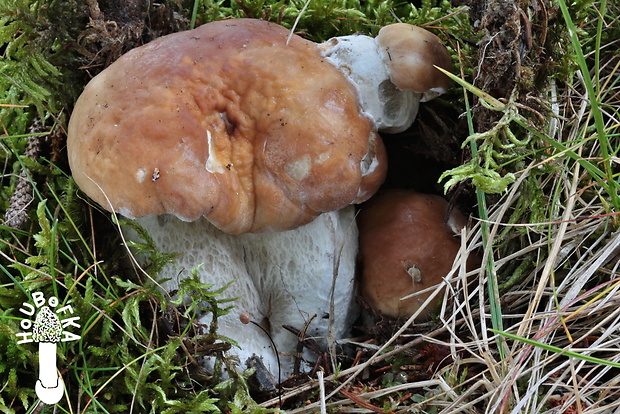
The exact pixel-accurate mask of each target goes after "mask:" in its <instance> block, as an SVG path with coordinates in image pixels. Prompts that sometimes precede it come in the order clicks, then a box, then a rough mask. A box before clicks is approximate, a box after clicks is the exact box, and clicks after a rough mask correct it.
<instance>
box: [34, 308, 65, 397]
mask: <svg viewBox="0 0 620 414" xmlns="http://www.w3.org/2000/svg"><path fill="white" fill-rule="evenodd" d="M33 326H34V327H33V328H32V340H33V341H34V342H38V343H39V379H38V381H37V382H36V384H35V391H36V393H37V396H38V397H39V398H40V399H41V401H43V402H44V403H45V404H56V403H57V402H58V401H60V399H61V398H62V395H63V394H64V390H65V387H64V383H63V381H62V377H61V376H60V375H58V371H57V370H56V344H57V343H58V342H60V340H61V334H62V325H61V323H60V319H59V318H58V315H56V314H55V313H54V312H52V310H51V309H50V308H49V307H48V306H43V307H41V309H40V310H39V312H38V313H37V316H36V318H35V320H34V325H33Z"/></svg>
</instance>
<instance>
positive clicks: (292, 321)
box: [126, 207, 357, 379]
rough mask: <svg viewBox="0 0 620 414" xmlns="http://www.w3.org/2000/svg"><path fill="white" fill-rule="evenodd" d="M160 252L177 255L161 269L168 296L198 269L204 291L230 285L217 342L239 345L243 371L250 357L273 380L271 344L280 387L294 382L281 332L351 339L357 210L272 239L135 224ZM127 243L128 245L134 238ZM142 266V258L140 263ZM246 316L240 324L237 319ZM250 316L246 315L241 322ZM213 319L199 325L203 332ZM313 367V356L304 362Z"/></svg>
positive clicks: (174, 223) (169, 222)
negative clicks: (228, 309) (221, 337)
mask: <svg viewBox="0 0 620 414" xmlns="http://www.w3.org/2000/svg"><path fill="white" fill-rule="evenodd" d="M136 221H137V222H138V223H139V224H140V225H141V226H143V227H144V228H145V229H146V230H147V231H148V232H149V235H150V236H151V237H152V238H153V240H154V242H155V244H156V246H157V248H158V249H159V250H160V251H162V252H178V253H181V256H180V257H179V259H178V260H177V262H176V263H175V264H174V265H168V266H166V267H165V268H164V269H163V270H162V272H161V273H160V274H159V277H160V278H169V279H170V280H169V281H167V282H165V283H164V288H165V289H166V290H168V291H172V290H175V289H177V288H178V285H179V281H180V280H181V279H183V278H185V277H187V276H188V275H190V273H191V271H192V269H194V268H196V267H197V266H199V265H201V264H202V266H201V267H200V268H199V269H198V274H199V275H200V278H201V280H202V282H203V283H207V284H213V285H214V288H219V287H222V286H224V285H226V284H228V283H230V282H232V283H231V285H230V286H229V288H228V289H227V290H225V291H224V294H223V297H226V298H236V297H238V299H237V300H235V302H233V305H234V306H235V308H234V309H233V310H232V311H231V312H230V313H229V314H227V315H224V316H222V317H220V318H219V319H218V334H220V335H224V336H227V337H230V338H232V339H234V340H235V341H237V343H238V344H239V346H240V347H241V349H236V348H235V349H233V350H231V353H233V354H236V355H237V356H238V357H239V360H240V362H241V365H242V367H243V368H245V363H246V361H247V359H248V358H250V357H252V356H253V355H254V354H255V355H257V356H259V357H262V359H263V364H264V365H265V367H266V368H267V369H268V370H269V372H271V374H272V375H273V377H274V378H277V377H278V362H277V358H276V354H275V352H274V350H273V347H272V344H271V341H270V339H269V338H268V336H267V335H266V334H265V332H263V330H262V329H260V327H262V328H264V329H265V330H266V331H267V332H269V334H270V335H271V337H272V339H273V342H274V343H275V345H276V348H277V349H278V352H279V353H280V361H281V363H282V379H285V378H287V377H288V376H290V375H291V374H292V371H293V363H294V356H295V352H296V348H297V341H298V339H297V337H296V335H295V334H293V333H291V332H289V331H287V330H286V329H284V328H283V327H282V326H283V325H289V326H292V327H294V328H296V329H299V330H300V331H303V329H304V327H305V326H306V324H307V322H309V321H311V322H309V324H308V325H307V330H306V331H305V336H306V337H307V338H314V339H316V340H317V342H318V343H320V344H323V345H324V346H327V347H329V345H330V344H334V343H335V340H336V339H339V338H342V337H345V336H347V335H348V334H349V330H350V328H351V326H352V322H353V320H354V319H355V317H356V312H355V310H356V308H355V303H354V267H355V259H356V254H357V227H356V225H355V220H354V209H353V207H349V208H346V209H343V210H340V211H337V212H330V213H324V214H322V215H321V216H319V217H318V218H316V219H315V220H314V221H313V222H311V223H309V224H307V225H305V226H302V227H300V228H298V229H295V230H289V231H283V232H274V233H249V234H240V235H230V234H225V233H223V232H221V231H219V230H218V229H217V228H215V227H214V226H213V225H211V224H210V223H209V222H207V221H206V220H200V221H197V222H189V223H188V222H183V221H181V220H179V219H177V218H175V217H172V216H160V217H145V218H141V219H138V220H136ZM126 233H127V234H126V237H128V238H133V237H135V234H134V233H133V232H132V231H128V232H126ZM138 259H139V260H140V258H138ZM242 312H244V314H243V315H242V316H243V317H242V318H241V319H242V320H243V321H245V322H247V321H248V320H252V321H255V322H256V323H257V324H260V327H258V326H255V325H254V324H243V323H242V321H241V320H240V318H239V314H240V313H242ZM245 313H247V315H246V314H245ZM210 320H211V315H205V316H203V317H202V318H201V320H200V321H199V322H200V323H204V324H208V323H209V322H210ZM304 357H308V358H310V359H312V354H311V353H309V352H308V353H307V354H304Z"/></svg>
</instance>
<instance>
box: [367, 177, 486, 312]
mask: <svg viewBox="0 0 620 414" xmlns="http://www.w3.org/2000/svg"><path fill="white" fill-rule="evenodd" d="M466 224H467V220H466V219H465V217H464V216H463V215H462V214H461V213H460V212H459V211H458V210H457V209H451V210H450V211H448V203H447V202H446V201H445V200H444V199H443V198H442V197H440V196H438V195H431V194H421V193H416V192H413V191H408V190H395V189H392V190H386V191H384V192H381V193H379V194H377V195H376V196H374V197H373V198H371V199H370V201H368V202H366V203H364V204H363V205H362V207H361V209H360V213H359V215H358V227H359V233H360V245H359V249H360V261H361V272H360V275H361V278H360V292H361V295H362V297H363V299H364V300H365V302H366V303H367V304H368V305H369V306H370V307H371V308H372V309H374V310H375V311H377V312H378V313H380V314H382V315H385V316H388V317H392V318H409V317H410V316H411V315H413V314H414V313H415V312H417V311H418V310H419V309H420V306H421V305H422V304H423V303H424V302H425V301H426V299H427V298H428V297H429V296H430V294H431V293H432V291H427V292H424V293H421V294H419V295H415V296H413V297H410V298H408V299H404V300H403V298H405V297H407V296H409V295H413V294H415V293H416V292H420V291H422V290H425V289H428V288H431V287H433V286H436V285H438V284H440V283H441V282H442V280H443V278H444V277H446V276H447V275H448V273H449V272H450V270H451V269H452V265H453V263H454V259H455V257H456V255H457V252H458V251H459V248H460V241H459V238H458V237H457V236H458V235H459V234H460V231H461V229H462V228H463V227H464V226H465V225H466ZM475 264H476V259H475V258H474V257H472V258H471V259H470V260H469V262H468V265H470V266H473V265H475ZM438 302H439V297H438V298H437V300H436V301H435V302H434V303H435V304H437V303H438ZM434 311H435V306H434V305H433V304H431V305H430V306H429V307H427V308H426V309H424V310H423V311H422V312H421V314H420V316H419V317H418V318H417V319H416V320H418V321H424V320H427V319H429V318H430V317H431V316H432V315H433V312H434Z"/></svg>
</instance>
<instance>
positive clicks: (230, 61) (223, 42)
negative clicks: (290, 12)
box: [67, 19, 386, 233]
mask: <svg viewBox="0 0 620 414" xmlns="http://www.w3.org/2000/svg"><path fill="white" fill-rule="evenodd" d="M288 36H289V31H288V30H287V29H285V28H284V27H282V26H278V25H275V24H271V23H267V22H264V21H260V20H252V19H237V20H226V21H218V22H212V23H208V24H205V25H203V26H201V27H199V28H197V29H195V30H192V31H187V32H181V33H176V34H172V35H168V36H165V37H162V38H159V39H156V40H155V41H153V42H151V43H149V44H147V45H145V46H142V47H139V48H137V49H134V50H132V51H130V52H129V53H127V54H125V55H124V56H122V57H121V58H120V59H118V60H117V61H116V62H115V63H113V64H112V65H111V66H110V67H109V68H107V69H105V70H104V71H103V72H101V73H100V74H99V75H98V76H96V77H95V78H93V79H92V81H91V82H90V83H89V84H88V85H87V87H86V89H85V90H84V92H83V93H82V95H81V96H80V98H79V99H78V101H77V103H76V105H75V110H74V112H73V114H72V116H71V121H70V124H69V131H68V142H67V147H68V153H69V162H70V165H71V170H72V172H73V177H74V179H75V181H76V182H77V183H78V185H79V186H80V188H81V189H82V190H83V191H84V192H86V194H88V195H89V196H90V197H91V198H92V199H93V200H95V201H96V202H98V203H99V204H101V205H102V206H103V207H104V208H107V209H112V210H114V211H116V212H118V213H121V214H123V215H125V216H127V217H130V218H135V217H141V216H147V215H159V214H164V213H170V214H174V215H176V216H177V217H179V218H181V219H183V220H188V221H192V220H195V219H197V218H199V217H201V216H204V217H206V218H207V219H208V220H209V221H211V222H212V223H213V224H214V225H215V226H216V227H218V228H220V229H222V230H224V231H226V232H229V233H242V232H254V231H266V230H284V229H290V228H295V227H297V226H300V225H302V224H305V223H307V222H309V221H311V220H312V219H313V218H314V217H316V216H317V215H318V214H320V213H322V212H326V211H331V210H337V209H340V208H342V207H344V206H347V205H349V204H351V203H359V202H362V201H364V200H365V199H367V198H368V197H370V195H372V194H373V193H374V192H375V191H376V189H377V188H378V186H379V185H380V184H381V183H382V181H383V178H384V176H385V168H386V166H385V150H384V148H383V144H382V142H381V140H380V138H379V136H378V135H377V133H376V131H375V128H374V126H373V124H372V121H371V120H370V119H369V118H368V117H367V116H365V115H363V113H362V112H361V110H360V108H359V104H358V97H357V92H356V89H355V86H354V85H353V84H351V83H350V82H349V81H348V80H347V79H346V77H345V76H344V75H343V74H342V73H341V72H340V71H338V69H337V68H335V67H334V66H333V65H331V64H330V63H328V62H326V61H325V59H324V58H323V57H322V56H321V55H320V53H319V51H318V48H317V47H316V45H315V44H314V43H312V42H309V41H306V40H304V39H302V38H300V37H298V36H293V37H292V38H291V40H290V42H289V43H288V44H287V38H288Z"/></svg>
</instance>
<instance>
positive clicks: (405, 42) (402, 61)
mask: <svg viewBox="0 0 620 414" xmlns="http://www.w3.org/2000/svg"><path fill="white" fill-rule="evenodd" d="M377 44H379V46H380V49H379V50H380V51H381V53H382V54H383V55H384V61H385V62H386V63H387V67H388V72H389V74H390V79H391V80H392V82H393V83H394V85H396V87H397V88H399V89H404V90H411V91H414V92H417V93H420V94H422V97H421V101H422V102H426V101H429V100H431V99H433V98H435V97H437V96H439V95H441V94H443V93H445V92H447V90H448V87H449V86H450V79H449V78H448V77H447V76H446V75H444V74H443V73H442V72H441V71H439V70H437V68H435V66H439V67H440V68H442V69H446V70H451V69H452V61H451V60H450V54H449V53H448V50H447V49H446V47H445V46H444V44H443V42H442V41H441V40H440V39H439V38H438V37H437V36H435V35H434V34H432V33H431V32H429V31H428V30H424V29H422V28H421V27H418V26H412V25H410V24H406V23H396V24H391V25H389V26H385V27H382V28H381V30H379V34H378V35H377Z"/></svg>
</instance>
